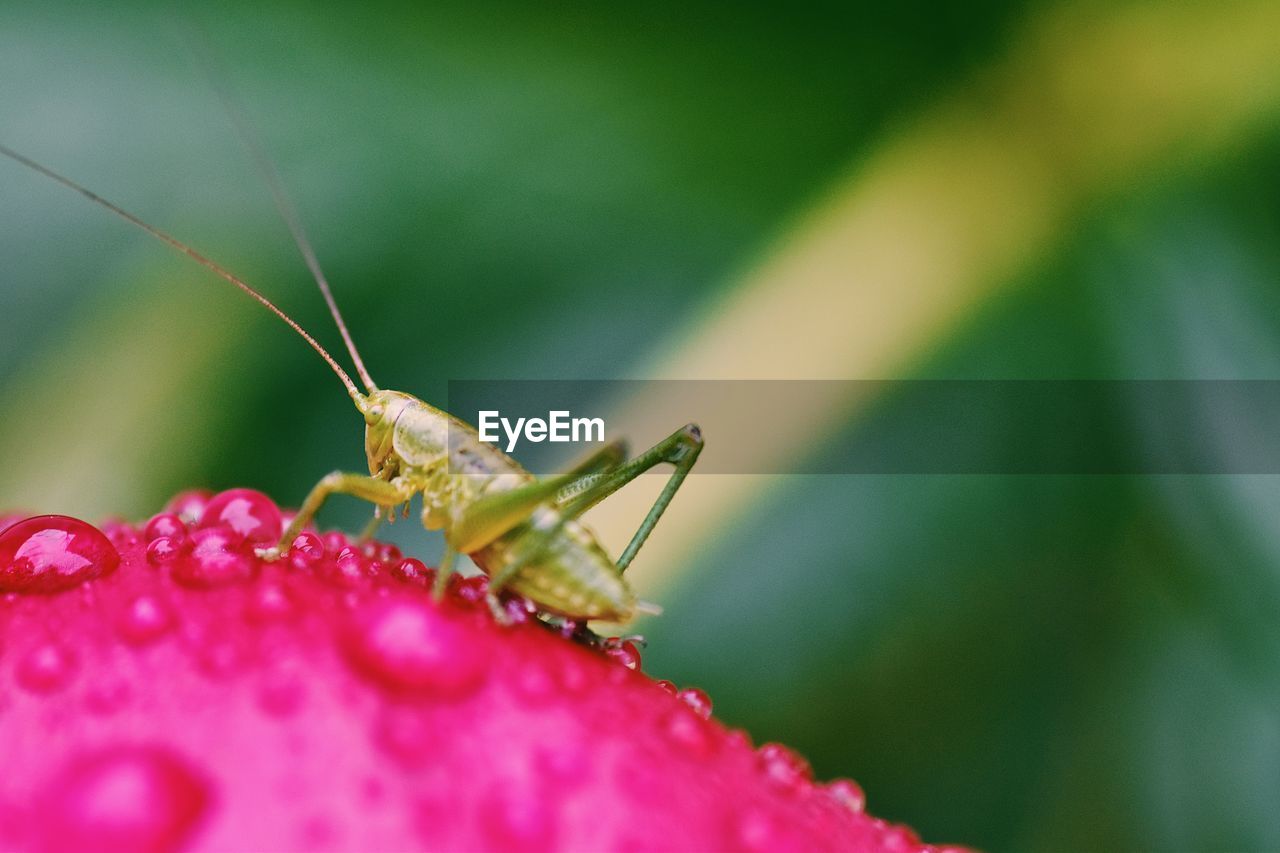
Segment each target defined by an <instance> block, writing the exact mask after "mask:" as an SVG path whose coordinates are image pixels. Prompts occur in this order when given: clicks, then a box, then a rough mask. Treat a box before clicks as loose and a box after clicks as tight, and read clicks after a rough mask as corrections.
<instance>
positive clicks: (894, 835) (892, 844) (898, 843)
mask: <svg viewBox="0 0 1280 853" xmlns="http://www.w3.org/2000/svg"><path fill="white" fill-rule="evenodd" d="M919 844H920V836H918V835H916V833H915V831H914V830H912V829H911V828H909V827H906V826H898V825H897V824H889V825H887V826H886V827H885V828H884V831H883V832H882V833H881V834H880V846H881V849H883V850H914V849H915V848H916V847H917V846H919Z"/></svg>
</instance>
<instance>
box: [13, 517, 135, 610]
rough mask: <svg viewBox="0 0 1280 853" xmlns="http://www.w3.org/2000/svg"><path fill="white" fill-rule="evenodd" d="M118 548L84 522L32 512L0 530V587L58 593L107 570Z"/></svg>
mask: <svg viewBox="0 0 1280 853" xmlns="http://www.w3.org/2000/svg"><path fill="white" fill-rule="evenodd" d="M119 565H120V552H119V551H117V550H116V548H115V546H114V545H112V544H111V541H110V540H109V539H107V537H106V536H105V535H104V534H103V533H102V531H100V530H98V528H96V527H94V526H93V525H91V524H88V523H87V522H84V521H80V520H79V519H77V518H70V517H68V516H65V515H37V516H34V517H32V518H27V519H24V520H22V521H19V522H16V523H14V524H11V525H9V527H7V528H6V529H5V530H4V532H3V533H0V590H3V591H6V592H58V591H60V590H64V589H70V588H71V587H74V586H78V585H79V584H82V583H84V582H85V581H87V580H91V579H93V578H96V577H99V576H101V575H105V574H109V573H111V572H113V571H115V569H116V567H117V566H119Z"/></svg>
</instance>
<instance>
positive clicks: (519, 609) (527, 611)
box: [502, 596, 538, 625]
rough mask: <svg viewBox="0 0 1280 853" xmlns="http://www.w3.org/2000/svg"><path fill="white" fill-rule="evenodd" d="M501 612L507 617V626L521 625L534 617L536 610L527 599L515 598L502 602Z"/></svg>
mask: <svg viewBox="0 0 1280 853" xmlns="http://www.w3.org/2000/svg"><path fill="white" fill-rule="evenodd" d="M502 612H503V613H505V614H506V615H507V623H508V624H510V625H523V624H524V623H525V622H528V621H529V620H530V619H532V618H533V617H534V615H535V614H536V613H537V612H538V608H537V607H536V606H535V605H534V603H533V602H531V601H529V600H528V599H527V598H520V597H519V596H516V597H513V598H507V599H505V600H504V601H503V602H502Z"/></svg>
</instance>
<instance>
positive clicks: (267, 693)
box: [258, 664, 307, 717]
mask: <svg viewBox="0 0 1280 853" xmlns="http://www.w3.org/2000/svg"><path fill="white" fill-rule="evenodd" d="M297 670H298V667H297V666H295V665H289V664H285V665H279V664H277V665H276V666H275V667H274V668H272V669H271V670H269V671H268V672H267V673H266V675H265V676H264V677H263V681H262V688H261V689H260V690H259V691H258V704H259V705H260V706H261V707H262V710H264V711H266V712H267V713H268V714H271V715H273V716H276V717H287V716H290V715H291V714H295V713H297V711H298V709H300V708H301V707H302V705H303V703H304V702H305V700H306V698H307V691H306V687H304V686H303V682H302V679H301V677H299V674H298V671H297Z"/></svg>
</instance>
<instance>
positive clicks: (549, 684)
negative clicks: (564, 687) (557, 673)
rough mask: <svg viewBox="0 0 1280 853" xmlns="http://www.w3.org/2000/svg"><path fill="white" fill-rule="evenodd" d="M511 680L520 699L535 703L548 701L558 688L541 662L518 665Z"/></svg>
mask: <svg viewBox="0 0 1280 853" xmlns="http://www.w3.org/2000/svg"><path fill="white" fill-rule="evenodd" d="M511 681H512V683H513V685H514V686H515V689H516V691H517V692H518V693H519V694H520V696H521V698H522V699H524V700H526V701H528V702H530V703H535V704H536V703H541V702H546V701H548V700H549V699H551V698H553V697H554V696H555V695H556V694H557V693H558V692H559V690H560V686H559V685H558V684H557V683H556V680H555V679H554V678H553V677H552V676H551V673H549V672H547V670H546V667H544V666H543V665H542V664H541V662H530V663H527V664H525V665H524V666H522V667H520V668H519V669H518V670H516V672H515V674H514V676H513V677H512V679H511Z"/></svg>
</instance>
